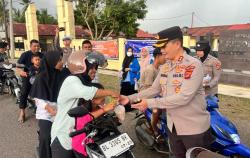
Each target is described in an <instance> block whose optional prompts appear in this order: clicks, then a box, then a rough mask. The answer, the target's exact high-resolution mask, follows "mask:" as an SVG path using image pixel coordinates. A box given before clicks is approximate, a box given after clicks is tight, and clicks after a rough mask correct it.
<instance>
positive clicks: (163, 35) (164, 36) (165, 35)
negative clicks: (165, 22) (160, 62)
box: [153, 26, 183, 48]
mask: <svg viewBox="0 0 250 158" xmlns="http://www.w3.org/2000/svg"><path fill="white" fill-rule="evenodd" d="M156 38H157V42H156V43H155V44H154V45H153V46H154V47H158V48H160V47H163V46H164V45H165V44H166V43H168V42H169V41H171V40H175V39H183V34H182V31H181V28H180V27H179V26H174V27H170V28H167V29H165V30H163V31H161V32H159V33H158V34H157V37H156Z"/></svg>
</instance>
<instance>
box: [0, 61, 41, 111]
mask: <svg viewBox="0 0 250 158" xmlns="http://www.w3.org/2000/svg"><path fill="white" fill-rule="evenodd" d="M15 68H21V69H22V68H24V65H22V64H14V63H11V64H8V65H7V64H3V65H2V68H1V70H2V71H3V77H4V82H3V83H2V86H1V93H2V94H3V91H4V88H5V86H7V88H8V92H9V94H11V95H13V96H15V97H16V99H17V101H16V104H18V103H19V102H20V95H21V87H22V81H21V77H19V76H17V75H16V74H15V71H14V69H15ZM28 76H29V77H30V82H31V84H32V82H34V78H35V77H34V74H31V73H28ZM27 103H28V107H29V109H34V110H35V109H36V108H35V103H34V101H33V99H31V98H28V101H27Z"/></svg>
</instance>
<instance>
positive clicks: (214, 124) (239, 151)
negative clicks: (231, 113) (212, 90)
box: [206, 96, 250, 158]
mask: <svg viewBox="0 0 250 158" xmlns="http://www.w3.org/2000/svg"><path fill="white" fill-rule="evenodd" d="M206 100H207V110H208V111H209V113H210V116H211V128H212V131H213V134H214V136H215V137H216V140H215V142H214V143H213V144H212V150H213V151H216V152H219V153H220V154H222V155H225V156H230V157H242V158H243V157H244V158H250V148H249V147H247V146H246V145H244V144H242V143H241V141H240V136H239V134H238V131H237V128H236V126H235V125H234V124H233V123H232V122H231V121H230V120H229V119H227V118H226V117H225V116H223V115H222V114H221V113H220V112H219V111H218V108H219V106H218V98H217V97H215V96H208V97H207V98H206Z"/></svg>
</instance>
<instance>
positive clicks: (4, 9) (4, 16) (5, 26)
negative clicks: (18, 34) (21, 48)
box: [3, 0, 8, 41]
mask: <svg viewBox="0 0 250 158" xmlns="http://www.w3.org/2000/svg"><path fill="white" fill-rule="evenodd" d="M5 11H6V3H5V0H3V21H4V31H5V40H6V41H8V27H7V17H6V13H5Z"/></svg>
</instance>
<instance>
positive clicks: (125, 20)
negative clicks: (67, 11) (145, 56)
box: [75, 0, 147, 40]
mask: <svg viewBox="0 0 250 158" xmlns="http://www.w3.org/2000/svg"><path fill="white" fill-rule="evenodd" d="M145 3H146V0H126V1H125V0H77V2H76V9H75V20H76V24H78V25H82V26H84V27H86V28H87V29H89V30H90V31H91V33H92V34H91V38H92V39H97V40H98V39H101V38H103V37H109V36H110V35H111V34H113V35H119V34H121V33H123V34H125V35H126V37H134V36H135V34H136V32H137V29H138V26H139V24H138V22H137V21H138V20H139V19H144V18H145V15H146V13H147V10H146V4H145Z"/></svg>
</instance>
